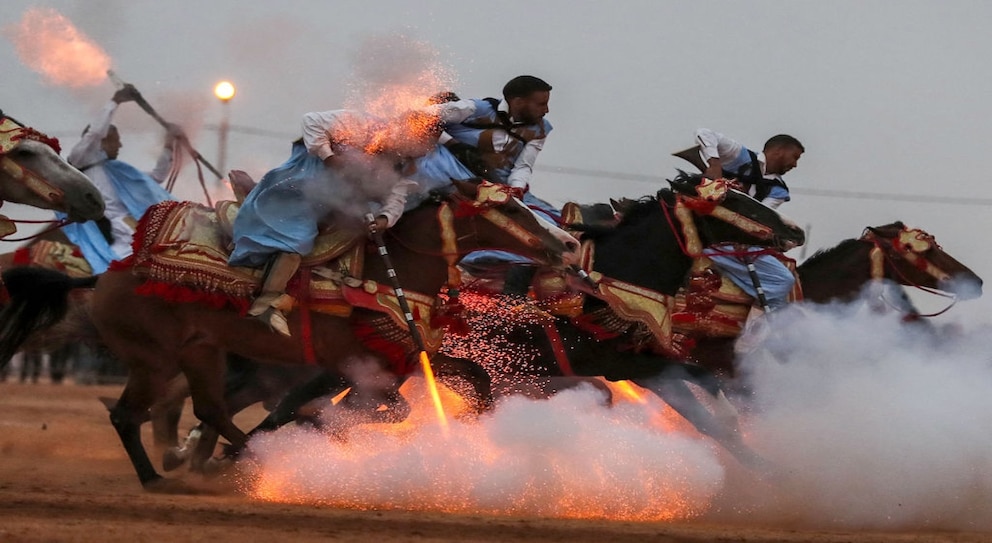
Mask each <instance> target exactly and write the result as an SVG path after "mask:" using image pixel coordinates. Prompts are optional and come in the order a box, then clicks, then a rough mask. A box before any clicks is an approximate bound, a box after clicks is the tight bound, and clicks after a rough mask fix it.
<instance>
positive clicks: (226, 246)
mask: <svg viewBox="0 0 992 543" xmlns="http://www.w3.org/2000/svg"><path fill="white" fill-rule="evenodd" d="M237 209H238V204H237V203H236V202H230V201H224V202H219V203H218V204H217V205H216V207H215V208H210V207H207V206H203V205H201V204H197V203H194V202H176V201H166V202H162V203H159V204H156V205H154V206H152V207H150V208H149V209H148V211H147V212H146V213H145V215H144V216H143V217H142V219H141V221H140V222H139V224H138V228H137V230H136V232H135V235H134V242H133V249H134V253H133V254H132V255H131V256H130V257H128V258H127V259H126V260H124V261H122V262H115V263H114V264H113V265H112V267H111V269H113V270H122V269H128V270H131V271H132V273H134V274H136V275H138V276H139V277H141V278H143V279H144V280H145V281H144V283H143V284H142V285H141V286H140V287H139V288H138V293H139V294H143V295H150V296H158V297H161V298H163V299H166V300H168V301H171V302H191V303H202V304H205V305H207V306H209V307H213V308H218V309H220V308H224V307H231V308H234V309H236V310H238V311H240V312H241V313H242V314H244V313H246V312H247V309H248V307H249V306H250V304H251V300H252V298H253V297H254V296H255V295H256V294H257V292H258V291H259V290H260V289H261V285H262V280H263V270H261V269H256V268H249V267H237V266H229V265H228V264H227V259H228V256H229V255H230V252H231V251H230V244H231V228H230V227H231V224H232V222H233V220H234V217H235V216H236V214H237ZM367 250H368V248H367V238H366V236H365V233H364V232H362V233H357V234H356V233H352V232H347V231H341V230H336V229H333V228H325V229H323V231H322V233H321V234H320V235H319V236H318V238H317V240H316V243H315V246H314V250H313V251H312V252H311V253H310V254H309V255H306V256H304V258H303V261H302V265H301V267H300V270H299V271H298V272H297V274H296V276H295V277H294V278H293V280H291V281H290V284H289V285H288V288H287V293H288V294H290V295H291V296H293V297H294V298H296V299H297V301H298V306H299V308H300V309H302V310H304V311H316V312H320V313H326V314H330V315H335V316H340V317H349V316H351V315H352V312H353V310H354V309H355V308H363V309H368V310H371V311H374V312H377V313H381V314H383V315H382V317H381V318H385V319H387V320H391V321H392V323H393V324H394V325H395V326H393V327H392V328H393V329H394V330H395V331H396V334H398V335H402V334H408V332H407V324H406V320H405V318H404V315H403V312H402V310H401V309H400V306H399V301H398V300H397V298H396V296H395V294H394V293H393V290H392V288H391V287H390V286H389V285H384V284H380V283H378V282H376V281H372V280H367V279H363V278H362V272H363V269H364V262H365V255H366V251H367ZM436 294H437V293H430V294H425V293H418V292H411V291H408V290H404V295H405V297H406V299H407V302H408V304H409V305H410V308H411V311H412V312H413V314H414V317H415V320H416V326H417V327H418V329H419V331H420V333H421V336H422V337H423V338H424V341H425V344H426V346H427V348H428V350H437V349H438V348H440V345H441V340H442V338H443V332H444V329H443V327H442V326H440V325H437V323H436V322H435V319H434V316H435V314H436V313H437V310H438V307H440V305H441V300H439V299H438V296H437V295H436ZM379 324H381V323H379Z"/></svg>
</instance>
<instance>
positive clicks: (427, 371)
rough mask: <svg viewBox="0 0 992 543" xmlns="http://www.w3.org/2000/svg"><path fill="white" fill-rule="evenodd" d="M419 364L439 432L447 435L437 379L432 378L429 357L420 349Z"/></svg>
mask: <svg viewBox="0 0 992 543" xmlns="http://www.w3.org/2000/svg"><path fill="white" fill-rule="evenodd" d="M420 365H421V367H422V368H423V370H424V379H425V380H426V381H427V390H429V391H430V393H431V401H432V402H434V412H435V413H436V414H437V420H438V422H440V423H441V433H443V434H444V437H448V417H446V416H445V414H444V404H442V403H441V394H440V393H439V392H438V391H437V381H435V380H434V370H433V369H431V359H430V358H428V357H427V353H426V352H424V351H420Z"/></svg>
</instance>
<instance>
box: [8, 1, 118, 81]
mask: <svg viewBox="0 0 992 543" xmlns="http://www.w3.org/2000/svg"><path fill="white" fill-rule="evenodd" d="M3 33H4V34H5V35H6V36H7V38H8V39H10V40H11V41H12V42H13V43H14V47H15V48H16V49H17V55H18V57H20V59H21V62H23V63H24V64H25V65H26V66H27V67H29V68H31V69H32V70H34V71H36V72H38V73H40V74H41V75H42V76H43V77H44V78H45V80H46V81H48V82H49V83H52V84H55V85H65V86H69V87H76V88H79V87H91V86H94V85H98V84H100V83H102V82H103V81H104V79H105V78H106V77H107V70H108V69H109V68H110V57H109V56H108V55H107V53H105V52H104V51H103V49H101V48H100V47H99V46H98V45H96V43H94V42H93V41H91V40H90V39H89V38H88V37H86V36H85V35H84V34H83V33H82V32H80V31H79V30H77V29H76V27H74V26H73V25H72V23H71V22H70V21H69V19H67V18H65V17H63V16H62V15H61V14H60V13H59V12H57V11H55V10H54V9H51V8H31V9H28V10H27V11H26V12H24V17H22V18H21V21H20V22H19V23H18V24H14V25H10V26H8V27H6V28H4V29H3Z"/></svg>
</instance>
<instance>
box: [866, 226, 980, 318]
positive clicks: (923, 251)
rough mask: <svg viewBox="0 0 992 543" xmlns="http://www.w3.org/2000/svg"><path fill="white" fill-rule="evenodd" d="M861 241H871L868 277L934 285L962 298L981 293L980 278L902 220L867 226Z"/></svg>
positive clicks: (975, 296)
mask: <svg viewBox="0 0 992 543" xmlns="http://www.w3.org/2000/svg"><path fill="white" fill-rule="evenodd" d="M860 239H861V240H862V241H865V242H868V243H871V244H873V245H874V248H873V249H872V255H871V267H872V277H873V278H876V279H878V278H881V277H885V278H887V279H890V280H892V281H895V282H897V283H901V284H903V285H907V286H915V287H923V288H932V289H938V290H941V291H944V292H949V293H952V294H954V295H955V296H959V297H961V298H962V299H965V300H968V299H973V298H978V297H979V296H981V295H982V279H981V278H980V277H979V276H978V275H977V274H975V272H973V271H971V270H970V269H968V267H967V266H965V265H964V264H962V263H960V262H958V261H957V260H956V259H955V258H954V257H952V256H951V255H949V254H947V253H946V252H945V251H944V249H943V248H942V247H941V246H940V245H938V244H937V240H936V239H935V238H934V237H933V236H932V235H931V234H929V233H927V232H926V231H924V230H921V229H919V228H909V227H907V226H906V225H904V224H903V223H902V222H898V221H897V222H894V223H892V224H887V225H883V226H875V227H868V228H866V229H865V232H864V234H862V236H861V238H860Z"/></svg>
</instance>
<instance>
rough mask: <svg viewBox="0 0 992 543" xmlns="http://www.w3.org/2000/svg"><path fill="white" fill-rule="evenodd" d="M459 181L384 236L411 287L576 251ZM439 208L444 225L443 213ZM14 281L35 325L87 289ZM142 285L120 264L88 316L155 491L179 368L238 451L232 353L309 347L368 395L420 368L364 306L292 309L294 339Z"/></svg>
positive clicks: (484, 189)
mask: <svg viewBox="0 0 992 543" xmlns="http://www.w3.org/2000/svg"><path fill="white" fill-rule="evenodd" d="M454 185H455V188H456V189H457V190H455V192H454V193H453V194H451V195H448V196H446V197H439V198H436V199H433V200H429V201H428V202H425V203H424V204H422V205H421V206H420V207H418V208H417V209H414V210H411V211H409V212H407V213H406V214H405V215H404V216H403V218H402V219H401V221H400V222H399V223H398V224H397V225H396V226H395V227H394V228H392V229H390V230H389V231H388V232H387V234H388V235H387V236H386V247H387V249H388V252H389V254H390V255H391V258H392V261H393V263H394V265H395V274H396V276H397V277H398V278H399V280H400V281H401V282H402V284H403V288H404V290H406V291H407V292H420V293H430V295H433V294H434V293H436V292H438V291H439V289H440V288H441V287H442V286H443V285H444V284H446V282H448V280H449V273H450V271H451V265H452V264H453V263H454V261H455V260H457V258H460V256H463V255H465V254H467V253H469V252H471V251H474V250H479V249H484V248H493V247H495V248H501V249H504V250H509V251H513V252H516V253H519V254H521V255H523V256H526V257H528V258H532V259H535V260H537V261H540V262H543V263H547V264H549V265H559V264H561V263H562V257H563V255H564V254H565V253H566V252H568V251H572V250H574V249H575V247H576V242H575V240H574V238H572V237H571V236H569V235H568V234H566V233H564V232H563V231H561V230H560V229H557V228H556V227H553V226H551V225H548V224H547V223H545V222H543V221H540V220H539V219H537V218H536V217H535V215H534V214H533V212H532V211H530V210H529V209H528V208H527V207H526V206H524V205H523V204H521V203H520V202H519V200H517V199H515V198H512V197H510V192H509V191H508V189H506V188H505V187H499V186H493V185H490V184H487V183H483V184H482V185H476V184H473V183H465V182H454ZM453 207H454V209H452V208H453ZM442 215H444V216H445V217H447V218H448V219H447V221H444V220H441V219H442ZM445 224H449V225H450V226H451V227H452V228H453V230H449V229H447V228H445ZM140 234H141V232H140V231H139V233H138V235H140ZM445 257H447V258H445ZM364 277H365V278H366V279H370V280H373V281H377V282H378V283H383V284H389V281H390V271H389V270H387V268H386V266H385V265H384V264H383V262H382V261H381V260H379V259H377V258H368V259H367V261H366V266H365V276H364ZM5 279H7V280H8V281H9V285H10V288H11V300H12V301H11V303H10V304H8V307H7V309H5V310H4V312H3V314H0V326H11V325H16V326H17V327H21V328H26V329H29V330H34V329H35V327H34V326H33V325H34V324H35V322H38V321H41V320H43V319H32V318H21V319H18V320H16V322H14V323H11V322H9V321H11V320H13V319H16V318H17V317H16V315H22V316H23V315H24V311H23V308H24V307H31V306H32V305H33V304H37V303H38V300H39V297H40V299H41V300H43V303H46V304H50V305H51V306H57V305H58V303H59V302H61V303H63V304H64V302H65V300H64V298H65V295H66V293H67V292H68V291H69V290H71V289H72V288H73V287H76V286H80V285H82V284H83V281H81V280H70V279H69V278H67V277H66V276H64V275H63V274H58V273H56V272H50V271H48V270H41V269H28V268H21V269H15V270H10V272H8V273H6V274H5ZM143 281H144V280H143V279H142V278H140V277H137V276H136V275H135V274H133V273H132V272H131V271H130V270H116V271H115V270H111V271H108V272H106V273H105V274H103V275H102V276H100V278H99V281H98V282H97V283H96V288H95V291H94V293H93V298H92V301H91V304H90V317H91V318H92V322H93V324H94V325H95V327H96V329H97V331H98V333H99V335H100V338H101V339H102V341H103V342H104V343H105V344H106V345H107V346H108V347H109V348H110V350H111V352H112V353H113V354H114V355H115V356H116V357H117V358H119V359H121V360H122V361H124V362H125V363H126V364H127V365H128V367H129V370H130V373H129V376H128V382H127V385H126V386H125V388H124V391H123V392H122V394H121V397H120V399H119V400H118V402H117V404H116V405H115V406H114V407H113V408H112V410H111V417H110V418H111V422H112V423H113V425H114V428H115V429H116V430H117V433H118V435H119V436H120V438H121V442H122V444H123V445H124V448H125V450H126V451H127V453H128V457H129V458H130V460H131V463H132V465H133V466H134V468H135V471H136V473H137V475H138V479H139V480H140V481H141V483H142V485H144V486H145V488H148V489H157V488H161V487H162V485H163V484H165V483H163V481H164V480H163V479H162V477H161V476H160V475H159V474H158V473H157V472H156V471H155V468H154V466H153V465H152V463H151V462H150V460H149V458H148V455H147V453H146V451H145V448H144V446H143V444H142V442H141V437H140V425H141V424H142V423H143V422H144V421H145V420H147V417H148V410H149V408H150V407H151V406H152V404H153V403H154V402H155V401H157V400H158V399H159V398H160V397H161V396H162V395H163V394H164V393H165V391H166V387H167V384H168V383H169V382H170V381H171V380H172V379H173V378H174V377H176V376H177V375H178V374H179V373H180V371H181V372H182V373H183V374H184V375H185V377H186V379H187V380H188V382H189V386H190V392H191V395H192V399H193V411H194V413H195V415H196V417H197V418H199V419H200V420H201V421H203V422H204V423H206V424H209V425H210V426H212V427H214V428H215V429H217V431H218V432H219V433H220V434H221V435H222V436H223V437H225V438H226V439H227V440H228V441H229V442H230V443H231V444H232V446H234V447H235V448H241V447H243V446H244V445H245V443H246V436H245V434H244V433H243V432H242V431H241V430H240V429H239V428H238V427H237V426H235V425H234V423H233V422H232V421H231V417H230V415H229V413H228V410H227V407H226V404H225V401H224V397H223V393H224V373H225V362H226V359H227V354H228V353H233V354H235V355H239V356H243V357H246V358H250V359H252V360H256V361H260V362H265V363H280V364H304V363H306V362H307V360H308V356H307V350H308V349H312V353H313V355H314V358H315V360H316V361H317V362H318V363H319V364H320V365H321V366H323V367H325V368H327V369H328V370H330V371H334V372H338V373H341V374H343V375H346V376H348V378H349V379H350V380H351V381H352V382H353V383H354V385H355V387H357V388H358V389H359V390H362V391H363V393H364V394H366V395H367V396H369V397H375V396H377V395H388V394H390V393H392V392H393V390H394V389H395V383H396V381H397V379H399V378H401V377H402V374H403V373H406V372H409V371H411V367H410V366H404V365H403V364H402V362H407V361H409V359H410V358H411V356H415V355H416V348H415V347H414V346H413V344H412V342H411V341H410V334H409V331H408V330H406V329H404V328H402V327H400V326H398V325H396V324H393V322H392V321H391V320H390V319H389V318H388V317H385V318H384V317H383V315H382V314H381V313H378V312H373V311H368V310H363V309H358V308H356V309H355V310H354V311H353V312H352V314H351V316H350V317H338V316H332V315H329V314H322V313H309V314H307V315H306V316H305V317H304V316H303V315H301V313H302V312H300V311H295V312H293V313H292V314H291V318H290V329H291V330H292V332H293V337H292V338H286V337H282V336H280V334H278V333H275V332H273V331H271V330H270V329H269V328H268V327H267V326H266V325H265V324H263V323H262V322H260V321H257V320H255V319H250V318H245V317H243V316H242V315H241V314H240V313H239V312H238V311H237V310H233V309H212V308H208V307H205V306H203V305H200V304H190V303H178V302H168V301H166V300H164V299H161V298H159V297H155V296H143V295H139V294H137V293H136V289H138V288H139V287H140V286H141V285H142V284H143ZM41 283H43V286H42V285H41ZM34 287H38V288H34ZM56 292H59V293H61V296H59V295H57V294H55V293H56ZM53 298H56V299H55V300H54V301H53ZM11 308H14V309H11ZM17 308H20V309H21V310H20V311H18V310H17ZM8 310H10V311H8ZM8 313H9V314H10V315H8ZM36 313H43V311H36ZM304 318H305V319H306V321H304ZM304 326H307V327H308V328H309V330H310V332H309V333H307V334H306V336H307V337H309V338H311V342H310V343H309V344H305V343H304V342H302V341H301V340H300V338H301V337H303V336H304V332H303V327H304ZM359 330H361V332H360V333H359V332H358V331H359ZM397 346H399V347H401V348H402V349H403V351H405V352H401V353H400V355H401V357H402V360H400V363H399V364H397V361H396V359H395V354H396V351H395V349H396V347H397ZM11 348H16V346H15V345H11V344H10V342H9V341H8V337H7V336H6V335H5V336H4V337H3V338H0V351H2V350H4V349H7V350H9V349H11ZM390 355H394V356H390Z"/></svg>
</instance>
